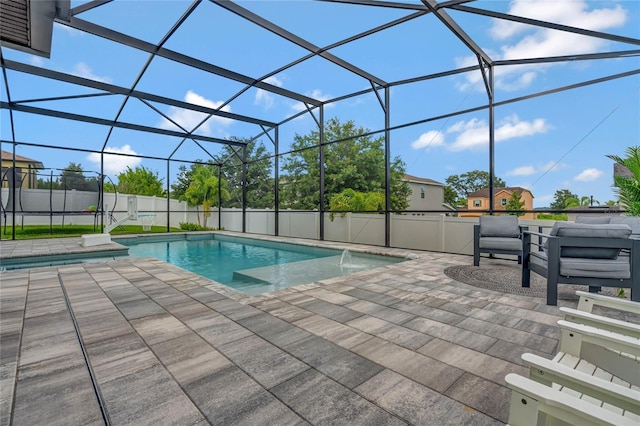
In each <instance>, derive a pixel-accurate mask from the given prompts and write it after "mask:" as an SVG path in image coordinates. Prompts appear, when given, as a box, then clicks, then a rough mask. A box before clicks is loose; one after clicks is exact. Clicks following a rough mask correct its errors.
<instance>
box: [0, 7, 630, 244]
mask: <svg viewBox="0 0 640 426" xmlns="http://www.w3.org/2000/svg"><path fill="white" fill-rule="evenodd" d="M318 1H319V2H321V3H322V2H324V3H327V6H328V7H331V3H344V4H349V5H352V6H358V7H363V8H365V7H376V8H386V9H393V10H402V11H406V13H407V15H406V16H404V17H401V18H396V19H394V20H391V21H389V22H387V23H385V24H382V25H379V26H377V27H375V28H371V29H368V30H366V31H363V32H361V33H358V34H356V35H353V36H351V37H348V38H346V39H344V40H341V41H339V42H336V43H333V44H331V45H329V46H317V45H315V44H313V43H311V42H310V41H308V40H305V39H304V38H302V37H300V36H298V35H296V34H293V33H291V32H290V31H288V30H286V29H284V28H282V27H280V26H278V25H276V24H275V23H274V22H271V21H269V20H268V19H266V18H264V17H262V16H259V15H257V14H255V13H253V12H251V11H249V10H247V9H245V8H243V7H242V6H241V5H240V4H238V3H236V2H233V1H229V0H194V1H192V3H191V4H190V5H189V7H187V9H186V10H185V11H184V13H183V14H182V15H181V16H180V17H179V18H177V19H176V21H175V23H174V24H173V25H172V26H171V28H170V29H169V30H168V31H167V33H166V34H165V35H164V36H163V37H162V38H161V40H160V41H159V42H158V43H156V44H153V43H149V42H147V41H144V40H141V39H139V38H135V37H132V36H130V35H126V34H123V33H120V32H117V31H115V30H113V29H111V28H107V27H103V26H100V25H97V24H95V23H92V22H89V21H87V20H84V19H82V18H81V17H79V16H81V15H82V14H83V13H85V12H87V11H89V10H94V11H95V10H98V11H99V8H100V7H101V6H103V5H105V4H108V3H110V2H111V0H93V1H88V2H86V3H84V4H82V5H79V6H76V7H74V8H72V9H71V10H70V11H68V13H65V15H64V16H57V17H55V20H56V22H57V23H59V24H62V25H66V26H68V27H70V28H73V29H75V30H78V31H82V32H86V33H90V34H93V35H95V36H97V37H100V38H103V39H105V40H108V41H111V42H113V43H118V44H121V45H123V46H127V47H130V48H133V49H137V50H139V51H141V52H145V53H148V54H149V57H148V59H147V61H146V63H145V65H144V66H143V67H142V69H140V71H139V73H138V76H137V78H136V79H135V82H134V83H133V84H132V85H131V86H130V87H121V86H117V85H113V84H107V83H102V82H98V81H94V80H90V79H86V78H82V77H77V76H74V75H71V74H67V73H63V72H58V71H52V70H49V69H46V68H42V67H37V66H34V65H30V64H26V63H21V62H16V61H13V60H9V59H6V58H5V57H4V54H3V52H4V50H5V49H7V48H12V47H13V46H11V45H8V44H5V43H2V44H1V45H0V66H1V68H2V73H3V76H4V82H5V87H4V88H3V89H4V90H5V92H6V97H7V101H6V102H5V101H2V102H0V109H5V110H8V111H9V117H10V123H3V124H4V125H9V126H11V129H12V135H13V137H12V139H11V140H0V144H10V145H12V148H13V154H14V170H15V149H16V146H19V145H25V146H41V147H51V148H53V146H48V145H44V144H41V145H39V144H35V143H32V142H30V141H18V140H16V138H15V123H14V119H13V112H14V111H15V112H21V113H30V114H36V115H41V116H49V117H57V118H60V119H66V120H75V121H80V122H85V123H89V124H93V125H100V126H107V127H109V132H108V135H107V137H106V138H105V140H104V142H103V144H102V149H101V150H100V151H91V150H85V151H86V152H96V153H99V154H100V156H101V170H100V173H101V174H102V175H104V155H105V152H106V151H105V150H106V147H107V143H108V142H109V138H110V135H111V133H112V131H113V129H115V128H125V129H130V130H135V131H140V132H145V133H157V134H163V135H168V136H175V137H178V138H179V139H180V140H181V141H180V142H179V143H178V144H177V145H176V146H175V148H174V149H173V151H172V153H171V154H170V155H169V156H167V157H152V156H138V157H140V158H149V159H157V160H163V161H166V167H167V177H168V176H169V174H170V165H171V163H172V162H191V160H186V159H178V158H175V154H176V152H177V150H178V149H179V148H180V146H181V145H182V144H183V143H184V142H185V141H186V140H191V141H193V142H194V143H196V144H197V145H198V146H199V147H200V148H201V149H202V151H203V152H204V153H205V154H206V155H207V156H208V158H209V159H213V158H214V156H213V155H211V153H210V152H209V151H208V150H207V148H205V145H204V144H205V143H214V144H222V145H229V146H234V147H237V148H238V149H239V150H241V151H240V153H239V155H240V156H241V158H242V176H243V177H242V183H243V188H242V194H243V197H242V198H243V199H242V214H243V219H242V224H243V225H242V231H243V232H246V218H245V216H246V208H247V206H246V168H247V160H246V144H245V143H241V142H238V141H232V140H227V139H220V138H214V137H209V136H203V135H199V134H196V133H195V132H196V131H197V130H198V128H199V127H200V126H202V125H203V124H204V123H205V122H206V120H208V119H209V118H210V117H212V116H216V117H222V118H226V119H231V120H236V121H238V122H243V123H248V124H252V125H255V126H257V127H258V128H259V129H260V131H257V132H256V134H255V136H253V137H252V138H250V140H256V139H257V138H259V137H261V136H267V137H268V138H269V139H270V140H271V142H272V143H273V146H274V154H273V155H271V156H269V157H268V158H272V159H273V163H274V166H275V185H274V195H275V206H274V207H275V208H274V215H275V219H274V220H275V234H276V235H278V232H279V231H278V213H279V189H278V180H279V174H278V173H279V170H278V161H279V158H280V157H281V156H283V155H286V154H289V153H294V152H296V151H289V152H280V150H279V146H280V141H279V128H280V126H282V125H283V124H285V123H288V122H290V121H291V120H294V119H295V118H297V117H299V116H300V115H303V114H307V113H310V114H311V116H312V117H314V119H315V121H316V123H317V126H318V132H319V135H320V143H319V145H318V146H317V147H318V149H319V153H320V179H319V182H318V188H319V194H320V196H319V200H318V202H319V204H318V205H319V211H320V224H319V235H320V239H321V240H322V239H324V214H323V213H325V211H326V209H325V203H324V193H325V185H324V178H325V176H324V161H323V159H324V149H325V147H326V146H327V145H329V144H332V143H338V142H340V141H328V140H325V133H324V110H325V106H326V105H327V104H330V103H332V102H337V101H339V100H345V99H349V98H352V97H356V96H360V95H363V94H369V93H373V94H374V95H375V96H376V97H377V99H378V101H379V103H380V108H381V110H382V112H383V114H384V127H383V128H381V129H378V130H376V131H373V132H371V133H372V134H378V133H379V134H382V135H384V150H385V196H386V203H385V207H384V214H385V246H387V247H388V246H390V240H391V239H390V233H391V229H390V215H391V214H392V213H394V211H392V210H391V205H390V173H391V171H390V163H391V152H390V139H391V135H390V134H391V131H393V130H396V129H401V128H403V127H408V126H412V125H416V124H420V123H427V122H430V121H435V120H438V119H442V118H446V117H453V116H457V115H462V114H466V113H469V112H473V111H479V110H485V109H486V110H487V111H488V115H489V135H488V136H489V158H488V171H489V175H490V187H489V198H490V199H493V194H494V185H493V180H494V178H495V164H494V163H495V159H494V157H495V117H494V109H495V108H496V107H498V106H501V105H506V104H509V103H514V102H520V101H523V100H526V99H531V98H534V97H539V96H545V95H549V94H552V93H558V92H562V91H565V90H572V89H575V88H578V87H584V86H588V85H592V84H598V83H602V82H605V81H610V80H614V79H619V78H628V77H631V76H634V75H638V74H640V68H638V69H634V70H631V71H628V72H624V73H619V74H614V75H608V76H606V77H602V78H598V79H593V80H589V81H583V82H581V83H576V84H572V85H567V86H563V87H558V88H555V89H552V90H547V91H541V92H537V93H533V94H530V95H527V96H521V97H518V98H512V99H507V100H503V101H496V100H495V98H494V92H495V81H494V76H495V70H496V68H497V67H501V66H512V65H523V64H544V63H552V62H571V61H586V60H605V59H612V58H628V57H637V56H640V39H638V38H633V37H626V36H621V35H616V34H610V33H605V32H599V31H593V30H586V29H583V28H576V27H571V26H567V25H562V24H557V23H551V22H545V21H541V20H536V19H531V18H527V17H521V16H514V15H509V14H506V13H499V12H495V11H492V10H488V9H483V8H479V7H472V6H469V4H472V3H474V0H450V1H442V2H437V1H436V0H420V2H416V3H401V2H395V1H377V0H318ZM44 2H51V3H53V4H55V3H56V0H39V1H38V3H44ZM203 2H208V3H210V4H213V5H215V6H217V7H220V8H223V9H225V10H227V11H230V12H232V13H234V14H236V15H237V16H239V17H241V18H242V19H244V20H246V21H248V22H250V23H252V24H254V25H257V26H259V27H261V28H264V29H266V30H268V31H270V32H271V33H273V34H276V35H277V36H279V37H280V38H282V39H283V40H286V41H287V42H289V43H292V44H294V45H296V46H299V47H301V48H303V49H305V50H307V51H308V52H309V53H308V54H307V55H305V56H303V57H300V58H298V59H296V60H294V61H292V62H290V63H288V64H286V65H284V66H281V67H279V68H278V69H274V70H272V71H270V72H268V73H267V74H265V75H262V76H250V75H244V74H242V73H238V72H236V71H233V70H229V69H225V68H222V67H220V66H218V65H216V64H214V63H208V62H205V61H202V60H200V59H197V58H195V57H191V56H188V55H186V54H184V53H181V52H177V51H174V50H170V49H168V48H166V47H164V45H165V44H166V42H167V41H168V40H169V39H170V38H171V36H172V35H173V34H174V33H175V32H176V31H177V30H178V29H179V28H180V26H181V25H182V24H183V23H184V22H185V21H186V19H187V18H188V17H189V16H190V15H191V14H192V13H194V11H196V10H197V8H198V7H199V6H200V5H201V4H202V3H203ZM449 10H452V11H454V10H455V11H457V12H462V13H466V14H472V15H478V16H485V17H490V18H495V19H502V20H507V21H511V22H518V23H522V24H527V25H532V26H536V27H541V28H549V29H553V30H558V31H564V32H568V33H572V34H579V35H583V36H588V37H594V38H598V39H604V40H609V41H614V42H619V43H624V44H628V45H630V48H629V49H628V50H619V51H615V52H603V53H591V54H577V55H567V56H558V57H539V58H526V59H518V60H495V59H493V58H492V57H491V55H489V54H487V53H486V52H485V51H484V50H483V49H482V48H480V47H479V45H478V44H477V42H476V41H475V40H474V39H473V38H472V37H471V36H469V35H468V34H467V33H466V32H465V31H464V30H463V29H462V27H461V26H460V25H459V24H458V23H457V22H456V21H455V20H454V19H453V18H452V17H451V15H450V14H449V13H448V11H449ZM427 14H432V15H434V16H435V17H436V18H437V20H438V21H439V22H440V23H441V24H442V25H443V26H444V27H446V28H447V29H448V31H450V32H451V33H452V34H453V35H454V36H455V37H456V38H458V39H459V40H460V41H461V42H462V43H463V44H464V45H465V46H466V47H467V48H468V49H469V51H470V52H471V53H472V54H473V55H475V56H476V58H477V61H478V64H477V65H475V66H469V67H461V68H457V69H450V70H448V71H444V72H439V73H436V74H431V75H418V76H415V77H412V78H409V79H405V80H400V81H385V80H384V79H383V78H381V77H379V76H376V75H374V74H373V73H371V72H369V71H367V70H365V69H361V68H360V67H357V66H356V65H354V64H351V63H349V62H348V61H345V60H344V59H342V58H340V57H338V56H336V55H334V54H332V53H330V50H331V49H334V48H336V47H339V46H343V45H346V44H348V43H351V42H353V41H356V40H359V39H361V38H363V37H366V36H369V35H371V34H374V33H383V34H384V31H385V30H387V29H389V28H392V27H394V26H396V25H402V24H404V23H406V22H410V21H412V20H414V19H418V18H420V17H422V16H424V15H427ZM34 53H36V54H37V52H34ZM156 57H160V58H164V59H166V60H169V61H172V62H175V63H177V64H181V65H183V66H186V67H190V68H194V69H198V70H201V71H204V72H207V73H210V74H212V75H216V76H218V77H221V78H225V79H229V80H232V81H235V82H239V83H241V84H242V85H244V87H243V88H242V89H241V90H240V91H238V92H237V93H235V94H234V95H232V96H231V97H230V98H228V99H227V100H226V101H224V102H223V103H222V104H221V105H220V106H218V107H217V108H209V107H203V106H200V105H195V104H192V103H188V102H185V101H182V100H179V99H174V98H168V97H164V96H160V95H156V94H153V93H146V92H143V91H139V90H137V89H136V86H137V84H138V82H139V81H140V79H141V78H142V77H143V76H144V75H145V72H146V71H147V69H148V67H149V65H150V63H151V62H152V61H153V59H154V58H156ZM314 57H318V58H322V59H323V60H326V61H328V62H329V63H331V64H333V65H335V66H338V67H341V68H343V69H344V70H346V71H347V72H349V73H352V74H354V75H357V76H359V77H361V78H363V79H365V80H368V81H369V83H370V85H371V88H369V89H365V90H360V91H357V92H354V93H351V94H348V95H344V96H340V97H337V98H334V99H329V100H321V99H316V98H314V97H311V96H308V95H304V94H301V93H296V92H295V91H292V90H287V89H284V88H282V87H279V86H276V85H273V84H269V83H266V82H265V80H266V79H267V78H268V77H270V76H273V75H276V74H277V73H279V72H282V71H283V70H286V69H288V68H290V67H292V66H294V65H296V64H299V63H301V62H303V61H305V60H308V59H310V58H314ZM7 70H11V71H15V72H20V73H26V74H30V75H33V76H37V77H39V78H43V79H51V80H55V81H60V82H65V83H70V84H74V85H77V86H80V87H84V88H91V89H94V90H97V91H99V93H96V94H92V95H70V96H67V97H59V98H55V99H54V98H49V99H44V98H42V99H22V100H14V99H12V97H11V85H10V81H9V79H8V78H7ZM469 71H479V72H481V73H482V77H483V82H484V86H485V91H486V94H487V103H486V104H485V105H481V106H479V107H475V108H470V109H465V110H458V111H454V112H452V113H448V114H443V115H439V116H432V117H425V118H423V119H421V120H418V121H413V122H407V123H401V124H397V125H395V126H392V125H391V120H390V114H391V105H390V100H391V99H390V98H391V97H390V90H391V88H393V87H397V86H402V85H410V84H412V83H417V82H422V81H427V80H433V79H438V78H442V77H448V76H453V75H456V74H460V73H465V72H469ZM251 88H257V89H262V90H265V91H267V92H269V93H272V94H276V95H279V96H283V97H285V98H288V99H290V100H292V101H296V102H301V103H303V104H304V105H306V107H307V109H306V110H305V111H302V112H300V113H298V114H296V115H293V116H291V117H285V118H283V119H282V120H281V121H279V122H274V121H272V120H266V119H263V118H261V117H253V116H246V115H241V114H235V113H230V112H226V111H223V110H222V108H224V107H225V106H226V105H228V104H229V103H230V102H232V101H233V100H234V99H236V98H237V97H238V96H240V95H241V94H242V93H244V92H246V91H247V90H249V89H251ZM115 95H120V96H124V100H123V102H122V103H121V105H120V107H119V109H118V110H117V111H115V112H114V116H113V119H111V120H107V119H104V118H100V117H94V116H89V115H80V114H72V113H68V112H64V111H59V110H54V109H45V108H38V107H33V106H30V105H29V104H30V103H34V102H38V101H43V100H57V99H63V98H64V99H69V100H71V99H79V98H82V97H99V96H115ZM132 101H137V102H142V103H143V104H145V105H146V106H148V107H149V108H150V109H151V110H153V111H154V112H155V113H157V114H158V115H159V116H162V117H164V118H165V119H168V120H170V118H169V117H167V116H166V115H165V114H163V113H162V112H161V111H159V110H158V108H156V107H154V106H153V105H152V104H151V102H154V103H159V104H162V105H167V106H173V107H178V108H182V109H185V110H187V111H194V112H199V113H204V114H206V118H205V119H204V120H202V122H200V123H199V124H198V125H196V126H195V127H194V128H191V129H187V128H182V127H181V126H179V125H178V123H175V122H174V121H172V122H173V124H175V125H176V126H177V127H179V128H180V130H179V131H175V130H167V129H163V128H159V127H151V126H146V125H143V124H141V123H128V122H125V121H122V120H121V119H120V116H121V113H122V111H123V109H124V107H125V105H126V104H127V102H132ZM55 148H58V149H71V150H82V149H78V148H70V147H63V148H60V147H55ZM216 166H217V167H218V173H220V170H221V168H223V167H225V164H222V163H221V164H216ZM14 190H15V188H14ZM14 199H15V197H14ZM220 205H221V203H220V200H219V202H218V206H220ZM166 213H167V230H169V215H170V209H169V179H168V178H167V212H166ZM489 213H490V214H493V213H494V207H493V206H491V207H490V209H489ZM13 214H14V218H13V223H15V208H14V209H13ZM219 217H220V216H219ZM13 232H14V233H13V235H12V238H14V239H15V228H14V231H13Z"/></svg>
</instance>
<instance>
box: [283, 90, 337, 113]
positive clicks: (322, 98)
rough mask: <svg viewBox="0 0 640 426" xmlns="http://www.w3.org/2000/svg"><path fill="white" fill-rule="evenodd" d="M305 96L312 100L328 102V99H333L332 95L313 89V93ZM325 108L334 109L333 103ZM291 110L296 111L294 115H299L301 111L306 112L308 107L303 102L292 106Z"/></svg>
mask: <svg viewBox="0 0 640 426" xmlns="http://www.w3.org/2000/svg"><path fill="white" fill-rule="evenodd" d="M305 95H307V96H308V97H310V98H314V99H317V100H319V101H326V100H327V99H331V96H330V95H325V94H323V93H322V90H320V89H313V91H312V92H311V93H305ZM324 107H325V108H331V107H333V104H332V103H328V104H325V105H324ZM291 109H292V110H293V111H294V114H297V113H299V112H301V111H306V110H307V107H306V106H305V104H304V103H302V102H296V103H295V104H293V105H291Z"/></svg>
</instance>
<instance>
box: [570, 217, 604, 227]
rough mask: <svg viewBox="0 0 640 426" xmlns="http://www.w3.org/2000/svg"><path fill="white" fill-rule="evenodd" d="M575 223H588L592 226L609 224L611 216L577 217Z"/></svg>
mask: <svg viewBox="0 0 640 426" xmlns="http://www.w3.org/2000/svg"><path fill="white" fill-rule="evenodd" d="M574 222H575V223H590V224H592V225H595V224H599V225H602V224H604V223H611V216H578V217H576V220H574Z"/></svg>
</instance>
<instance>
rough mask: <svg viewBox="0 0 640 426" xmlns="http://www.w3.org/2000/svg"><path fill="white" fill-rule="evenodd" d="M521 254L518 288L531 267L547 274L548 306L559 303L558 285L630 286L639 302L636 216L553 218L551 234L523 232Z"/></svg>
mask: <svg viewBox="0 0 640 426" xmlns="http://www.w3.org/2000/svg"><path fill="white" fill-rule="evenodd" d="M593 222H602V223H593ZM604 222H606V223H604ZM532 236H535V237H537V238H535V239H532V238H531V237H532ZM541 241H542V244H541ZM522 255H523V262H522V287H529V286H530V274H531V271H533V272H535V273H537V274H539V275H541V276H543V277H546V279H547V305H556V304H557V298H558V284H581V285H588V286H589V291H590V292H595V291H598V290H599V288H600V287H615V288H630V289H631V300H634V301H640V218H637V217H600V218H595V217H593V218H589V217H587V218H582V219H581V218H578V219H576V221H575V223H574V222H556V223H555V224H554V225H553V228H552V229H551V231H550V233H549V234H542V233H538V232H531V231H524V232H523V254H522Z"/></svg>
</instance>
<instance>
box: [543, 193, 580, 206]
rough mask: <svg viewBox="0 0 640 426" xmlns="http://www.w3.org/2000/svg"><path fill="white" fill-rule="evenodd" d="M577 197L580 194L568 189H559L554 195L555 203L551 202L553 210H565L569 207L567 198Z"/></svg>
mask: <svg viewBox="0 0 640 426" xmlns="http://www.w3.org/2000/svg"><path fill="white" fill-rule="evenodd" d="M569 198H575V199H577V198H578V196H577V195H576V194H574V193H573V192H571V191H569V190H568V189H558V190H557V191H556V193H555V195H554V198H553V203H551V204H550V206H549V207H551V208H552V209H553V210H564V209H565V208H566V207H567V199H569Z"/></svg>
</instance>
